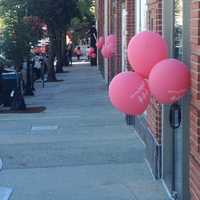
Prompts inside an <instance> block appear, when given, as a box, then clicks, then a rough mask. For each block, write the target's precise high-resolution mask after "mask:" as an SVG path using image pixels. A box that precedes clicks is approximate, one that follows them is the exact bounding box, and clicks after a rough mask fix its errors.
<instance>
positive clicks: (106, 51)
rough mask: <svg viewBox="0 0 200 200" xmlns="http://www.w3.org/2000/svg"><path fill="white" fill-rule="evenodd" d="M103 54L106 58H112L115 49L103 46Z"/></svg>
mask: <svg viewBox="0 0 200 200" xmlns="http://www.w3.org/2000/svg"><path fill="white" fill-rule="evenodd" d="M101 54H102V55H103V57H104V58H111V57H112V55H113V51H112V49H111V48H109V47H107V46H105V45H104V46H103V48H102V49H101Z"/></svg>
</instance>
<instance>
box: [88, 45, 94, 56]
mask: <svg viewBox="0 0 200 200" xmlns="http://www.w3.org/2000/svg"><path fill="white" fill-rule="evenodd" d="M94 52H95V50H94V48H92V47H90V48H89V49H88V55H92V53H94Z"/></svg>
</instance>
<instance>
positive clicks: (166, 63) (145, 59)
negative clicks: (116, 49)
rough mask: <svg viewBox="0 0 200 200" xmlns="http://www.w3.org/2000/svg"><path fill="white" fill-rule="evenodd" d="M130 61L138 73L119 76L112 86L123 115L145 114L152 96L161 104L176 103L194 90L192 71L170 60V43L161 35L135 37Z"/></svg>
mask: <svg viewBox="0 0 200 200" xmlns="http://www.w3.org/2000/svg"><path fill="white" fill-rule="evenodd" d="M102 51H105V49H104V50H103V49H102ZM128 60H129V62H130V64H131V67H132V68H133V70H134V72H132V71H129V72H123V73H120V74H118V75H117V76H115V77H114V79H113V80H112V81H111V83H110V86H109V97H110V100H111V102H112V104H113V106H114V107H116V108H117V109H118V110H119V111H121V112H123V113H126V114H129V115H139V114H142V113H143V112H144V111H145V110H146V108H147V107H148V105H149V102H150V96H151V95H153V96H154V97H155V98H156V99H157V101H158V102H159V103H162V104H172V103H175V102H177V101H179V100H180V99H181V98H182V97H183V96H184V95H186V93H187V92H188V90H189V89H190V71H189V70H188V68H187V66H186V65H185V64H184V63H183V62H181V61H179V60H177V59H169V58H168V48H167V44H166V42H165V40H164V39H163V38H162V37H161V36H160V35H159V34H157V33H154V32H142V33H139V34H137V35H136V36H134V37H133V38H132V39H131V40H130V42H129V45H128ZM147 79H148V80H147Z"/></svg>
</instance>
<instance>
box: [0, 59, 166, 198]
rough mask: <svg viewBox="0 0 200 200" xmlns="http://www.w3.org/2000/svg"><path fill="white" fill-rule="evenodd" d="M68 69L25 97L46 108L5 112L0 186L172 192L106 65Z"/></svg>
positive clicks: (39, 192)
mask: <svg viewBox="0 0 200 200" xmlns="http://www.w3.org/2000/svg"><path fill="white" fill-rule="evenodd" d="M65 70H67V71H68V73H63V74H58V75H57V77H58V79H60V80H63V81H62V82H56V83H46V85H45V88H44V89H43V88H42V84H41V83H37V84H36V86H35V87H36V92H35V96H34V97H27V98H26V103H27V106H29V107H30V106H31V107H32V106H45V107H46V108H47V109H46V110H45V112H43V113H35V114H1V115H0V158H2V161H3V169H2V171H1V172H0V186H2V187H8V188H12V189H13V192H12V195H11V197H10V200H166V199H167V197H166V194H165V191H164V189H163V187H162V184H161V182H160V181H156V180H154V179H153V176H152V175H151V173H150V170H149V169H148V165H147V164H146V162H145V154H144V144H143V143H142V142H141V141H140V139H139V137H138V135H137V134H136V132H135V131H134V129H133V127H129V126H127V125H126V123H125V120H124V115H123V114H121V113H119V112H117V111H116V110H115V109H114V108H112V106H111V104H110V102H109V100H108V95H107V88H106V85H105V83H104V81H103V79H102V77H101V75H100V72H99V71H98V70H97V69H96V67H91V66H89V64H88V63H84V62H82V63H79V64H78V63H76V64H74V65H73V67H67V68H65ZM6 199H7V198H2V199H0V200H6Z"/></svg>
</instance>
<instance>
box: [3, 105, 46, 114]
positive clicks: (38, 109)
mask: <svg viewBox="0 0 200 200" xmlns="http://www.w3.org/2000/svg"><path fill="white" fill-rule="evenodd" d="M45 110H46V107H43V106H40V107H29V108H26V109H25V110H16V111H15V110H10V108H1V110H0V114H15V113H17V114H20V113H21V114H31V113H42V112H44V111H45Z"/></svg>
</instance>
